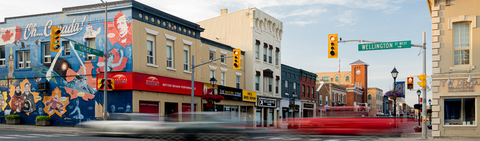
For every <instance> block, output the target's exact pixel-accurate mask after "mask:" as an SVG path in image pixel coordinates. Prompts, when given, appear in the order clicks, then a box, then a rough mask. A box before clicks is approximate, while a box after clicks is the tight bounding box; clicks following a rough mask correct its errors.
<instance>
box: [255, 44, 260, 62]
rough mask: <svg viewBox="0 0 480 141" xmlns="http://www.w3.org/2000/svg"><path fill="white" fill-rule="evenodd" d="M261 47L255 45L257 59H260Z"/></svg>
mask: <svg viewBox="0 0 480 141" xmlns="http://www.w3.org/2000/svg"><path fill="white" fill-rule="evenodd" d="M259 55H260V45H259V44H255V59H259V58H260V56H259Z"/></svg>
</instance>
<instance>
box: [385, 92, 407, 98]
mask: <svg viewBox="0 0 480 141" xmlns="http://www.w3.org/2000/svg"><path fill="white" fill-rule="evenodd" d="M385 96H387V97H390V96H395V97H401V96H403V94H402V92H400V91H388V92H386V93H385Z"/></svg>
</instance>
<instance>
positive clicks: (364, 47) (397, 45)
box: [358, 40, 412, 51]
mask: <svg viewBox="0 0 480 141" xmlns="http://www.w3.org/2000/svg"><path fill="white" fill-rule="evenodd" d="M411 47H412V41H410V40H409V41H396V42H381V43H370V44H358V51H371V50H384V49H401V48H411Z"/></svg>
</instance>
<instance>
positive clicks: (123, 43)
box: [97, 11, 132, 72]
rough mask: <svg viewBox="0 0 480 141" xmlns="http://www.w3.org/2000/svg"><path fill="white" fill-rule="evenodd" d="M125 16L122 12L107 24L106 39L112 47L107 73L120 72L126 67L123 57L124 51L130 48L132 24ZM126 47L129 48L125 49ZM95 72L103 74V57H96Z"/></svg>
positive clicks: (125, 60)
mask: <svg viewBox="0 0 480 141" xmlns="http://www.w3.org/2000/svg"><path fill="white" fill-rule="evenodd" d="M130 22H131V20H128V17H127V15H125V14H123V13H122V11H120V12H118V14H117V15H115V18H114V19H113V23H112V22H107V27H108V28H107V32H108V35H107V38H108V40H109V41H110V43H111V45H112V46H113V47H114V48H113V49H112V50H110V52H108V58H107V61H108V62H107V71H109V72H110V71H121V70H123V69H124V68H125V67H126V63H127V59H128V58H127V57H124V51H123V50H125V49H131V47H132V24H131V23H130ZM127 46H128V47H129V48H127ZM98 58H99V60H98V64H97V65H98V66H99V67H98V69H97V72H103V71H104V68H103V67H105V63H104V60H105V58H104V57H98Z"/></svg>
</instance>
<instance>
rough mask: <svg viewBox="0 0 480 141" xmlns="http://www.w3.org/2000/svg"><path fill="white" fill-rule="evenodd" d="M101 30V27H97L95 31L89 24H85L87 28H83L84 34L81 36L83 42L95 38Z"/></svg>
mask: <svg viewBox="0 0 480 141" xmlns="http://www.w3.org/2000/svg"><path fill="white" fill-rule="evenodd" d="M101 30H102V28H101V27H98V28H97V30H95V28H93V25H92V24H91V23H89V24H87V27H86V28H85V34H83V41H84V42H85V39H86V38H95V37H97V35H98V34H99V33H100V31H101Z"/></svg>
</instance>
